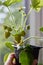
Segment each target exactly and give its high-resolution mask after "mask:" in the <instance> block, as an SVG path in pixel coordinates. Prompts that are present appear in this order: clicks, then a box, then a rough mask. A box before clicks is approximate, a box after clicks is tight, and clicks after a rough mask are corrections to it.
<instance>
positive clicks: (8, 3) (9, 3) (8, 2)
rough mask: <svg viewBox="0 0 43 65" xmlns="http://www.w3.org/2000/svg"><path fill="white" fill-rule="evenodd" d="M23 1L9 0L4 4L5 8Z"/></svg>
mask: <svg viewBox="0 0 43 65" xmlns="http://www.w3.org/2000/svg"><path fill="white" fill-rule="evenodd" d="M21 1H22V0H7V1H5V2H4V3H3V5H5V6H10V5H11V4H13V3H17V2H21Z"/></svg>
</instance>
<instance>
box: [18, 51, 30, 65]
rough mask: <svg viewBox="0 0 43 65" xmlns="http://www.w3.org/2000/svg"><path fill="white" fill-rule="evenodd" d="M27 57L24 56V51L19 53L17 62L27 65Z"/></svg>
mask: <svg viewBox="0 0 43 65" xmlns="http://www.w3.org/2000/svg"><path fill="white" fill-rule="evenodd" d="M28 61H29V60H28V56H27V54H26V52H25V51H21V53H20V55H19V62H20V63H21V65H29V62H28Z"/></svg>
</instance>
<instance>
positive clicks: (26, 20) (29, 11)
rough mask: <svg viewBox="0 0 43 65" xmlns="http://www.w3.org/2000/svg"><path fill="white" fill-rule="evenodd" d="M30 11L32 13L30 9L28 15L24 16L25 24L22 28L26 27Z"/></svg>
mask: <svg viewBox="0 0 43 65" xmlns="http://www.w3.org/2000/svg"><path fill="white" fill-rule="evenodd" d="M31 11H32V8H31V9H30V10H29V12H28V14H27V15H26V18H25V21H24V22H25V23H24V27H25V26H26V21H27V19H28V17H29V15H30V13H31Z"/></svg>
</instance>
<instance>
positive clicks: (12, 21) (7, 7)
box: [7, 7, 14, 22]
mask: <svg viewBox="0 0 43 65" xmlns="http://www.w3.org/2000/svg"><path fill="white" fill-rule="evenodd" d="M7 8H8V10H9V14H10V16H11V18H12V22H14V19H13V16H12V13H11V11H10V9H9V7H7Z"/></svg>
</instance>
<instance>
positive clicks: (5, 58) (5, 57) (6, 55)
mask: <svg viewBox="0 0 43 65" xmlns="http://www.w3.org/2000/svg"><path fill="white" fill-rule="evenodd" d="M8 55H9V53H7V54H5V56H4V63H5V62H6V60H7V58H8Z"/></svg>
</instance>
